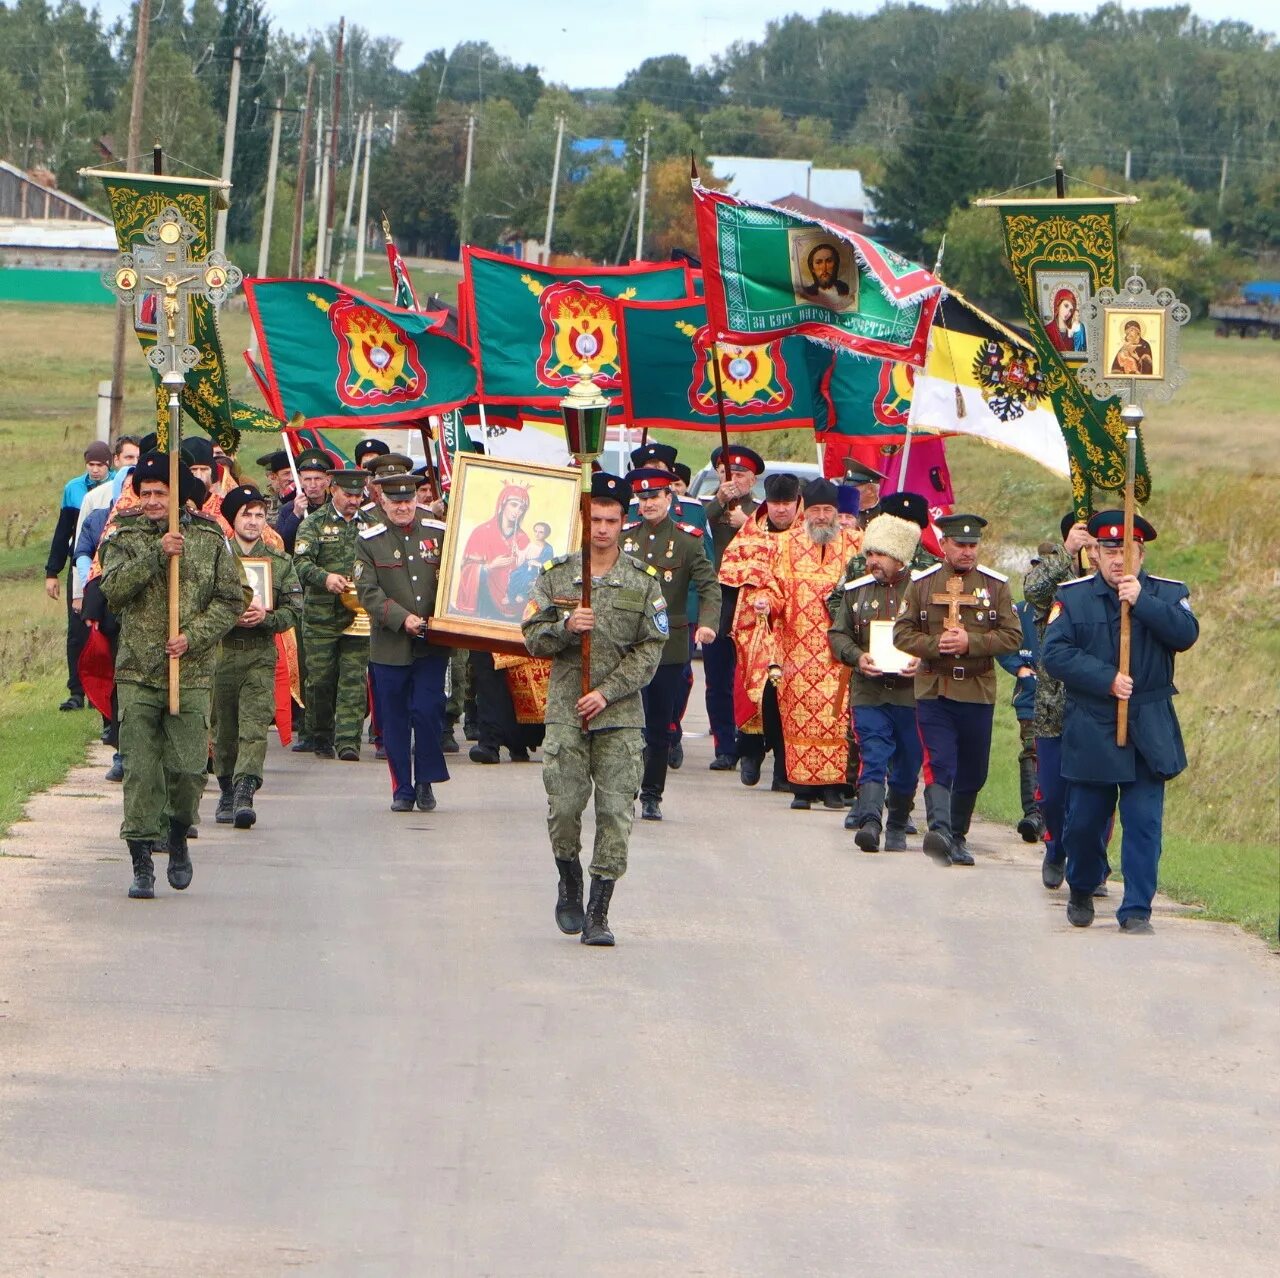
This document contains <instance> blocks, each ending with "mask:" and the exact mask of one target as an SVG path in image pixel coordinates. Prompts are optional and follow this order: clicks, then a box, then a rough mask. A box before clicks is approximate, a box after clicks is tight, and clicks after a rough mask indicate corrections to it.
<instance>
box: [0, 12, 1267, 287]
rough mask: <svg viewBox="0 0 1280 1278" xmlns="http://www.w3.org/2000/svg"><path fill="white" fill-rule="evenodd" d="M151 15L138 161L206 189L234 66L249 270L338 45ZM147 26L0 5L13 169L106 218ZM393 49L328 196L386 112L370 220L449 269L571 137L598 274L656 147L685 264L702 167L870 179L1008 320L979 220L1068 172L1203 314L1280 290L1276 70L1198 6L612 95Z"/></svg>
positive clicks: (350, 85) (288, 187) (1022, 18)
mask: <svg viewBox="0 0 1280 1278" xmlns="http://www.w3.org/2000/svg"><path fill="white" fill-rule="evenodd" d="M153 10H154V16H153V19H152V25H151V39H150V46H149V57H148V64H147V79H146V86H145V98H144V114H145V124H144V137H145V138H146V139H147V145H148V147H149V145H150V139H151V138H152V136H156V137H159V138H161V139H163V141H164V144H165V147H166V150H167V152H168V153H169V154H170V155H171V156H172V157H173V158H174V161H175V163H176V162H178V161H181V162H184V163H186V164H188V165H190V166H192V167H193V168H195V169H199V170H203V171H205V172H216V171H217V169H218V167H219V163H220V157H221V151H222V120H223V119H224V117H225V113H226V107H227V96H228V83H229V70H230V63H231V57H232V50H233V49H234V48H236V47H239V48H240V50H241V71H242V74H241V86H240V100H239V103H238V123H237V136H236V150H235V165H234V168H233V173H232V178H233V181H234V183H235V192H234V200H233V206H232V212H231V218H230V227H229V233H230V239H231V241H232V243H233V245H237V244H238V245H241V246H245V247H248V246H251V245H252V246H253V247H255V248H256V240H255V236H256V234H257V228H258V226H259V224H260V218H261V206H262V200H263V195H264V190H263V188H264V185H265V180H266V168H267V161H266V157H267V150H268V145H269V140H270V132H271V123H272V112H273V108H274V106H275V103H276V101H277V100H279V101H280V102H281V103H282V105H283V122H284V123H283V129H282V136H283V145H282V157H281V176H280V179H279V186H278V190H277V208H280V207H289V205H288V204H283V205H282V204H281V201H282V200H290V199H291V198H292V191H293V184H294V182H295V181H296V180H297V152H298V144H299V141H300V135H301V128H302V106H303V95H304V92H305V86H306V82H307V72H308V68H313V69H314V84H315V88H316V92H315V98H314V105H316V106H319V107H320V108H321V109H322V110H323V112H324V127H325V128H326V129H327V128H329V127H331V126H332V124H333V121H332V120H331V119H330V103H331V89H332V81H333V77H334V74H335V71H336V69H337V68H336V57H335V55H336V44H337V29H336V27H334V28H330V29H328V30H326V31H312V32H308V33H306V34H305V35H296V34H292V33H287V32H284V31H282V30H280V29H278V28H276V27H274V26H273V25H272V23H271V21H270V19H269V17H268V14H267V8H266V6H265V4H264V0H191V2H190V3H188V4H180V3H176V2H175V0H169V2H168V3H166V4H163V5H153ZM135 11H136V10H135ZM132 22H133V19H132V18H129V19H126V20H120V21H117V22H115V23H113V24H104V23H103V21H102V19H101V18H100V16H99V14H98V12H97V11H96V10H86V9H85V8H84V6H83V5H82V4H80V3H78V0H56V3H51V2H50V0H16V3H11V4H6V3H0V151H2V152H3V154H4V156H5V157H6V158H8V159H10V160H11V161H13V162H14V163H17V164H19V165H22V166H24V167H32V166H34V165H43V166H45V167H47V168H49V169H51V170H52V171H53V172H54V174H55V175H56V177H57V179H58V181H59V183H60V185H61V186H62V187H63V188H64V189H66V190H70V191H73V192H78V193H79V194H81V195H82V196H84V197H85V198H90V199H93V198H96V195H95V193H94V192H92V191H91V190H87V189H84V188H82V187H81V186H80V184H79V183H78V180H77V178H76V176H75V170H76V169H77V168H78V167H79V166H80V165H82V164H84V163H88V162H94V161H96V160H98V159H100V158H101V156H102V153H103V143H104V140H105V142H106V143H108V144H111V146H112V147H113V148H114V151H115V153H116V154H117V155H118V154H119V152H120V150H121V149H122V148H123V142H122V139H124V138H125V137H126V136H127V119H128V111H129V98H130V89H131V86H130V80H131V75H132V64H133V44H134V31H133V26H132ZM399 53H400V46H399V42H398V41H396V40H395V39H393V38H390V37H377V36H373V35H371V34H370V33H369V32H368V31H367V30H365V29H364V28H362V27H361V26H359V25H358V24H353V25H348V26H347V28H346V31H345V38H344V49H343V54H344V56H343V62H342V96H341V106H340V112H339V116H338V120H337V126H338V130H339V143H340V163H341V165H342V166H343V170H342V173H341V175H340V177H339V193H340V194H341V195H345V189H346V183H347V181H348V180H349V165H350V162H351V158H352V156H353V154H354V150H355V139H356V132H357V121H358V119H359V118H360V116H361V114H362V113H363V112H364V111H365V110H367V109H369V108H372V110H373V113H374V117H373V118H374V151H373V182H372V196H373V206H374V207H378V208H385V209H386V211H387V213H388V214H389V216H390V217H391V220H392V224H393V226H394V227H395V230H396V232H397V236H398V237H399V238H400V239H401V240H402V241H403V246H404V247H405V248H406V249H407V250H410V251H415V252H420V253H424V254H428V255H434V256H451V255H454V254H456V252H457V248H458V244H459V242H460V239H461V238H462V237H463V235H464V234H465V236H466V238H467V239H469V240H470V241H471V242H473V243H476V244H480V245H484V246H495V245H498V244H501V243H506V242H510V241H512V240H516V239H521V238H526V237H528V238H539V239H540V238H541V237H542V235H543V233H544V231H545V227H546V222H547V205H548V198H549V194H550V190H551V186H552V170H553V167H554V163H555V154H556V138H557V133H558V132H559V130H560V128H561V122H563V131H564V146H563V149H562V153H561V159H560V173H559V175H558V177H559V180H558V183H557V191H558V195H557V207H556V211H555V219H554V226H555V231H554V237H553V246H552V247H553V249H554V250H555V251H557V252H565V253H575V254H579V255H581V256H584V257H588V258H591V259H593V260H596V261H606V262H612V261H615V260H627V259H628V258H629V257H630V256H632V254H633V253H634V250H635V246H636V245H635V237H636V222H637V219H638V199H637V196H638V190H639V185H640V168H641V162H642V155H643V153H644V147H645V141H646V138H647V145H648V155H649V175H648V190H647V199H646V216H645V237H644V249H645V252H646V254H647V255H649V256H652V257H657V256H663V255H665V254H666V253H668V252H669V251H671V250H672V249H676V248H692V247H693V231H692V218H691V211H690V206H689V199H688V186H687V179H688V162H689V156H690V154H691V153H692V154H694V155H695V156H697V157H698V159H699V161H700V163H701V165H702V166H703V167H704V171H705V162H706V160H705V157H706V156H707V155H711V154H726V153H727V154H740V155H755V156H777V157H783V158H803V159H809V160H813V161H814V162H815V163H816V164H818V165H821V166H823V167H846V166H848V167H857V168H860V169H861V170H862V172H863V175H864V179H865V180H866V182H867V184H868V186H869V188H870V190H871V192H872V196H873V199H874V201H875V205H876V210H877V215H878V218H879V220H878V222H877V225H876V232H875V233H876V234H877V235H878V236H879V237H880V238H882V239H885V240H887V241H888V242H890V243H892V244H893V245H894V246H895V247H897V248H899V249H901V250H903V251H904V252H906V253H908V254H910V255H912V256H914V257H916V258H918V259H920V260H925V261H927V262H929V263H930V264H931V263H932V261H933V260H934V259H935V258H936V255H937V252H938V250H939V248H940V247H941V246H942V244H943V237H944V235H945V237H946V241H945V242H946V251H945V254H944V262H945V265H944V275H946V277H947V278H948V279H949V280H951V281H952V282H953V283H956V284H957V285H959V286H960V287H964V288H966V289H967V290H968V291H970V292H971V293H973V294H974V295H975V297H977V298H978V299H979V300H984V301H986V302H988V303H989V304H992V305H996V306H998V307H1000V308H1003V309H1008V308H1009V306H1010V304H1011V302H1012V298H1011V295H1010V286H1009V283H1008V280H1007V275H1006V273H1005V272H1004V271H1003V269H1002V268H1001V266H1000V261H999V248H998V237H997V236H996V233H995V230H994V220H993V218H992V217H991V215H990V214H984V213H982V211H980V210H975V209H973V208H972V207H971V203H972V200H973V199H974V198H975V197H976V196H978V195H979V194H983V193H988V192H992V191H996V190H1002V189H1008V188H1012V187H1017V186H1022V185H1025V184H1028V183H1035V182H1037V181H1038V180H1041V179H1043V178H1044V177H1045V175H1046V174H1048V173H1050V172H1051V171H1052V167H1053V161H1054V157H1055V156H1058V155H1060V156H1061V157H1062V159H1063V162H1064V164H1065V166H1066V169H1067V171H1068V172H1069V173H1070V174H1072V175H1073V177H1075V178H1083V179H1087V180H1088V181H1091V182H1093V183H1095V184H1096V185H1098V186H1102V187H1106V188H1110V189H1123V190H1126V191H1129V190H1131V191H1135V192H1136V193H1138V194H1140V195H1142V196H1143V203H1142V204H1141V205H1139V206H1138V209H1137V211H1136V212H1135V213H1134V214H1133V216H1132V219H1131V223H1130V225H1129V227H1128V232H1127V239H1126V245H1125V252H1126V254H1127V255H1128V257H1129V258H1131V259H1132V264H1134V265H1137V266H1139V267H1141V268H1142V269H1144V270H1146V271H1147V272H1148V273H1149V274H1152V275H1153V276H1154V275H1157V274H1159V275H1160V278H1161V279H1162V280H1163V281H1164V282H1167V283H1170V284H1171V285H1172V286H1174V287H1177V288H1183V289H1185V290H1186V291H1187V292H1188V293H1189V295H1190V296H1191V297H1192V300H1194V301H1199V302H1202V301H1203V300H1205V299H1206V298H1207V297H1208V296H1210V295H1211V294H1212V293H1213V292H1215V291H1221V290H1224V289H1226V288H1229V287H1230V286H1231V283H1232V282H1233V281H1234V280H1236V279H1238V278H1240V277H1242V276H1243V275H1245V274H1250V273H1257V272H1265V271H1266V270H1267V269H1268V266H1269V261H1268V255H1271V254H1274V253H1276V251H1277V249H1280V50H1278V49H1277V47H1276V44H1275V41H1274V39H1273V38H1272V37H1271V36H1269V35H1267V34H1265V33H1263V32H1260V31H1258V30H1256V29H1254V28H1252V27H1251V26H1249V25H1247V24H1245V23H1241V22H1216V23H1210V22H1206V21H1203V20H1202V19H1200V18H1197V17H1196V16H1195V15H1194V13H1193V12H1192V10H1191V9H1190V8H1189V7H1187V6H1175V7H1170V8H1165V9H1154V10H1145V11H1141V12H1134V11H1127V10H1124V9H1122V8H1121V7H1120V6H1119V5H1116V4H1105V5H1102V6H1101V7H1099V8H1098V9H1097V10H1096V11H1095V12H1094V13H1093V14H1090V15H1074V14H1053V15H1045V14H1041V13H1039V12H1037V11H1035V10H1032V9H1029V8H1026V7H1024V6H1022V5H1018V4H1009V3H1005V2H1004V0H960V2H957V3H952V4H950V5H949V6H948V7H946V8H930V7H926V6H924V5H921V4H914V3H912V4H897V3H890V4H886V5H884V7H882V8H881V9H880V10H878V11H877V12H875V13H872V14H868V15H858V14H842V13H835V12H827V13H824V14H822V15H821V16H820V17H817V18H814V19H807V18H802V17H799V16H792V17H787V18H783V19H779V20H777V21H775V22H772V23H771V24H770V25H769V27H768V28H767V30H766V32H765V34H764V36H763V37H762V38H761V39H760V40H756V41H740V42H735V43H733V44H731V45H730V46H729V47H728V48H727V49H725V50H724V52H723V53H721V54H719V55H717V56H715V57H713V58H711V59H710V61H709V62H708V63H706V64H705V65H700V66H695V65H693V64H692V63H691V62H690V61H689V59H688V58H687V57H686V56H685V55H683V54H682V53H679V52H673V53H671V54H669V55H666V56H663V57H657V58H650V59H647V60H645V61H644V62H642V63H640V64H639V65H638V66H637V67H636V68H635V69H634V70H633V71H631V72H630V73H629V74H628V75H627V76H626V77H625V79H624V80H623V82H622V83H621V84H620V85H616V86H606V87H601V88H598V89H593V90H575V91H572V92H571V91H569V90H566V89H565V88H563V87H560V86H556V85H551V84H547V83H545V82H544V80H543V77H542V75H541V74H540V72H539V71H538V69H537V68H536V67H533V66H531V65H526V64H523V63H521V62H519V61H518V60H513V59H511V58H508V57H506V56H504V55H502V54H500V53H499V52H498V51H497V50H496V49H495V48H494V47H493V46H492V45H491V44H490V43H488V42H487V41H483V40H474V41H468V42H464V43H462V44H459V45H457V46H455V47H454V48H453V49H452V50H444V49H437V50H432V51H430V52H428V53H426V54H425V56H423V57H422V58H421V60H420V61H419V63H418V65H417V66H416V67H415V68H414V69H413V70H412V71H404V70H401V69H399V68H398V67H397V65H396V60H397V57H398V55H399ZM313 127H314V123H313ZM469 137H470V139H471V142H472V146H471V151H472V155H471V181H470V184H469V186H468V185H466V183H465V174H466V162H467V150H468V139H469ZM591 139H622V141H623V143H624V146H623V151H622V155H621V156H620V157H618V156H616V155H615V154H614V152H613V151H612V150H591V149H590V144H589V140H591ZM313 142H314V138H313ZM311 150H312V154H313V156H314V154H315V150H316V148H315V147H314V145H313V146H312V148H311ZM315 176H316V175H315V173H314V171H312V172H311V173H309V174H307V175H305V176H304V180H306V181H307V182H308V183H309V184H311V185H313V186H314V182H315ZM711 176H713V175H711ZM464 188H465V189H464ZM1073 189H1080V188H1073ZM776 194H777V195H779V196H781V195H783V194H786V193H785V192H782V191H779V192H776ZM286 222H287V219H281V218H278V219H277V223H276V233H275V235H274V236H273V245H272V253H271V259H270V260H271V265H272V269H273V270H282V269H283V268H284V265H285V262H284V256H285V254H286V253H287V247H288V244H287V239H288V228H287V226H285V225H283V224H284V223H286ZM1194 228H1205V229H1207V230H1208V231H1209V232H1210V233H1211V235H1212V238H1213V244H1214V247H1212V248H1210V247H1207V246H1206V245H1205V244H1204V243H1203V242H1202V239H1201V238H1196V237H1193V236H1192V235H1190V234H1189V233H1188V232H1189V231H1191V230H1192V229H1194ZM1127 264H1129V262H1128V261H1126V265H1127ZM1272 269H1274V268H1272Z"/></svg>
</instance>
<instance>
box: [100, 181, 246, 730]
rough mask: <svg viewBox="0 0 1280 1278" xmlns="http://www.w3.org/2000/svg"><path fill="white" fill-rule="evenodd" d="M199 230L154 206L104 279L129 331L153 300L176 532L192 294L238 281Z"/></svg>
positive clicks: (173, 632)
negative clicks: (199, 248) (125, 311)
mask: <svg viewBox="0 0 1280 1278" xmlns="http://www.w3.org/2000/svg"><path fill="white" fill-rule="evenodd" d="M197 234H198V232H197V231H196V228H195V227H194V226H192V225H191V223H190V222H188V221H187V220H186V218H184V217H183V216H182V214H181V213H179V212H178V210H177V209H176V208H175V207H174V206H173V205H171V204H170V205H168V206H166V207H165V208H164V209H162V210H161V212H160V214H159V216H158V217H156V218H154V219H153V220H152V221H150V222H148V223H147V225H146V228H145V229H144V230H143V238H144V241H145V242H144V243H139V244H135V245H134V246H133V248H132V250H131V251H130V252H127V253H121V254H120V256H119V257H118V258H117V259H116V265H115V269H114V270H113V271H111V272H110V273H109V274H108V275H107V277H106V282H107V284H108V285H109V286H110V287H111V289H112V290H113V291H114V292H115V294H116V296H117V298H119V300H120V303H121V305H124V306H129V307H131V308H133V309H134V328H135V329H138V330H140V331H142V332H145V331H146V330H147V329H148V328H149V327H150V322H149V321H146V322H144V320H143V317H142V307H141V306H140V305H139V304H140V303H141V302H143V301H144V300H145V299H146V298H148V297H150V298H152V299H154V301H155V334H156V341H155V345H154V346H152V347H151V349H150V350H149V351H148V352H147V363H148V364H150V365H151V367H152V368H153V369H155V370H156V371H157V372H158V373H160V374H161V378H160V380H161V383H162V385H163V386H164V387H165V389H166V390H167V391H168V393H169V428H168V445H169V531H170V532H178V531H179V527H178V524H179V508H178V489H179V487H180V484H179V482H178V462H179V456H180V453H179V449H180V447H181V442H182V440H181V436H182V406H181V405H182V387H183V384H184V383H185V381H186V376H187V373H188V372H189V371H190V370H191V369H193V368H194V367H195V366H196V365H197V364H198V363H199V362H200V358H201V356H200V350H199V348H198V347H196V346H193V345H192V344H191V334H192V331H193V328H194V325H193V324H192V322H191V299H192V298H193V297H203V298H205V299H206V300H207V301H208V302H210V303H211V304H212V305H214V306H219V305H221V304H222V303H223V302H224V301H225V300H226V298H227V295H228V294H229V293H230V292H231V291H232V290H233V289H235V288H237V287H238V286H239V284H240V281H241V279H243V278H244V277H243V274H242V272H241V271H240V268H239V267H237V266H232V265H231V264H230V263H229V262H228V261H227V259H226V258H225V257H224V256H223V255H222V254H221V253H209V254H207V255H206V256H205V257H203V258H200V257H195V256H193V254H192V244H193V242H194V241H195V239H196V237H197ZM179 558H180V557H179V556H177V555H174V556H172V557H171V558H170V560H169V638H170V639H171V640H173V639H176V638H177V637H178V633H179V626H180V619H179V616H178V600H179V596H178V571H179V570H178V563H179ZM179 660H180V658H178V657H170V658H169V713H170V714H177V713H178V681H179V666H178V662H179Z"/></svg>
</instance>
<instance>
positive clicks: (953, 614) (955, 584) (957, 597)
mask: <svg viewBox="0 0 1280 1278" xmlns="http://www.w3.org/2000/svg"><path fill="white" fill-rule="evenodd" d="M963 590H964V578H963V577H950V578H948V580H947V588H946V593H945V594H934V595H930V596H929V602H930V603H936V604H946V605H947V629H948V630H963V629H964V623H963V622H962V621H961V620H960V605H961V604H970V605H972V606H973V607H975V608H976V607H977V606H978V604H979V603H981V602H982V601H981V600H980V599H979V598H978V596H977V595H966V594H962V593H961V591H963Z"/></svg>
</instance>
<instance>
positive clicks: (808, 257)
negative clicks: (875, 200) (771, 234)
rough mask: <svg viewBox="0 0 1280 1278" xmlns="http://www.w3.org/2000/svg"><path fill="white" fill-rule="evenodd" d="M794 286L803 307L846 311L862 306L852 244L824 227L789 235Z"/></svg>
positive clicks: (795, 231)
mask: <svg viewBox="0 0 1280 1278" xmlns="http://www.w3.org/2000/svg"><path fill="white" fill-rule="evenodd" d="M787 241H788V247H789V248H790V252H791V287H792V289H793V291H794V293H795V299H796V301H797V302H799V303H800V304H801V305H802V306H804V305H808V306H822V307H825V308H826V309H827V310H829V311H835V312H836V313H837V314H842V313H843V312H845V311H856V310H857V309H858V264H857V262H855V261H854V258H853V249H852V247H851V246H850V245H849V244H848V243H847V242H846V241H845V240H842V239H838V238H837V237H836V236H834V235H830V234H828V233H827V232H825V231H823V230H821V229H816V228H815V229H810V228H804V229H802V230H792V231H789V232H788V234H787Z"/></svg>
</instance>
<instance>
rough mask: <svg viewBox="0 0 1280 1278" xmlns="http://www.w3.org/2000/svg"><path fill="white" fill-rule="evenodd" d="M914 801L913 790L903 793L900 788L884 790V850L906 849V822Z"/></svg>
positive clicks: (900, 850) (898, 850)
mask: <svg viewBox="0 0 1280 1278" xmlns="http://www.w3.org/2000/svg"><path fill="white" fill-rule="evenodd" d="M915 801H916V796H915V794H914V792H913V793H911V794H904V793H903V792H902V791H901V790H892V789H890V790H886V791H885V800H884V803H885V816H886V819H885V823H884V850H885V851H886V852H905V851H906V850H907V824H908V823H909V822H910V820H911V808H912V805H913V804H914V803H915Z"/></svg>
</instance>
